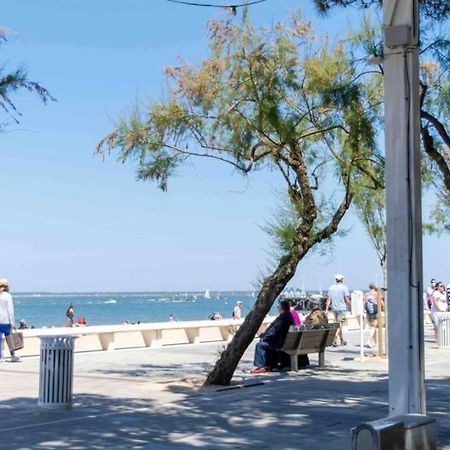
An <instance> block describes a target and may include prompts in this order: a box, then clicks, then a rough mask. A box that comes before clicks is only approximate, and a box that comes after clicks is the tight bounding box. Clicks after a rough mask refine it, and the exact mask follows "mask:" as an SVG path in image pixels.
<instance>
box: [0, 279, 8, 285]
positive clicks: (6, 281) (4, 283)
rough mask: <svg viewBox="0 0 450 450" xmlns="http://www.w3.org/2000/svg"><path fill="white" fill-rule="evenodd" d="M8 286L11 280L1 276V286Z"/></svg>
mask: <svg viewBox="0 0 450 450" xmlns="http://www.w3.org/2000/svg"><path fill="white" fill-rule="evenodd" d="M3 286H5V287H8V286H9V281H8V279H7V278H0V287H3Z"/></svg>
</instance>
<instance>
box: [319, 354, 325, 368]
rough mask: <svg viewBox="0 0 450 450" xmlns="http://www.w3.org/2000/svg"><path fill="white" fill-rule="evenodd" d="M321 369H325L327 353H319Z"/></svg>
mask: <svg viewBox="0 0 450 450" xmlns="http://www.w3.org/2000/svg"><path fill="white" fill-rule="evenodd" d="M319 367H325V352H319Z"/></svg>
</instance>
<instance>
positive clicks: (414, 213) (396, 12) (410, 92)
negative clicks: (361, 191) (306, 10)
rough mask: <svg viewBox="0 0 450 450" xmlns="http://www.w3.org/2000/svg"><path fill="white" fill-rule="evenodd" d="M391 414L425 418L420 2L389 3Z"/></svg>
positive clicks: (386, 33) (387, 109)
mask: <svg viewBox="0 0 450 450" xmlns="http://www.w3.org/2000/svg"><path fill="white" fill-rule="evenodd" d="M383 7H384V37H385V42H384V89H385V143H386V219H387V246H388V254H387V266H388V268H389V270H388V286H389V315H388V325H389V415H390V416H393V415H399V414H411V413H418V414H425V389H424V348H423V305H422V291H423V289H422V211H421V180H420V154H419V147H420V141H419V132H420V128H419V127H420V108H419V82H418V81H419V57H418V34H419V32H418V29H419V18H418V2H417V0H383Z"/></svg>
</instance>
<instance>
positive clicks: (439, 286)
mask: <svg viewBox="0 0 450 450" xmlns="http://www.w3.org/2000/svg"><path fill="white" fill-rule="evenodd" d="M431 300H432V302H431V316H432V318H433V325H434V334H435V337H437V326H438V323H439V322H438V319H437V314H438V313H440V312H446V311H447V310H448V303H447V293H446V292H445V285H444V283H442V282H441V281H439V282H438V283H436V288H435V289H434V292H433V295H432V297H431Z"/></svg>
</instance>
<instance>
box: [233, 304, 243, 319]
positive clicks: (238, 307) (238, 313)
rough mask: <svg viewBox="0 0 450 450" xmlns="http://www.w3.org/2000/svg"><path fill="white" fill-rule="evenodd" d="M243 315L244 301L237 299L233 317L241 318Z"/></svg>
mask: <svg viewBox="0 0 450 450" xmlns="http://www.w3.org/2000/svg"><path fill="white" fill-rule="evenodd" d="M241 317H242V302H241V301H239V300H238V301H237V302H236V306H235V307H234V309H233V319H234V320H239V319H240V318H241Z"/></svg>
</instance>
